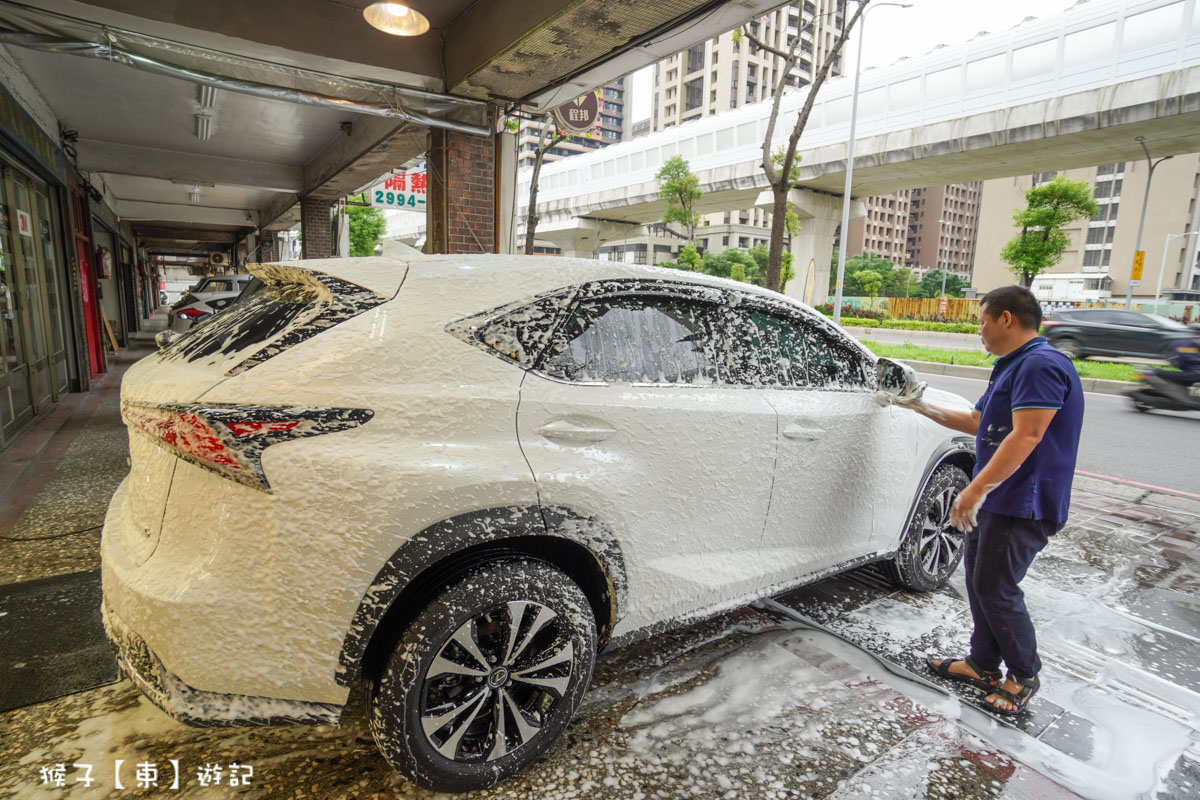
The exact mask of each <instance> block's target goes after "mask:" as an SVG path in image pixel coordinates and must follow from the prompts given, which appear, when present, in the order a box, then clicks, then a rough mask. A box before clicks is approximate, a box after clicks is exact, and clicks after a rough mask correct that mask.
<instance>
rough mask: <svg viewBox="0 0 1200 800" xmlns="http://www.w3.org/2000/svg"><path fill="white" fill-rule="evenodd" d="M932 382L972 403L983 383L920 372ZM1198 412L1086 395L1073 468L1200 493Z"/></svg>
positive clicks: (1091, 394) (930, 383) (981, 391)
mask: <svg viewBox="0 0 1200 800" xmlns="http://www.w3.org/2000/svg"><path fill="white" fill-rule="evenodd" d="M921 379H922V380H925V381H928V383H929V385H930V386H933V387H934V388H937V389H944V390H946V391H948V392H954V393H955V394H960V395H962V396H963V397H965V398H967V399H968V400H970V401H971V402H975V401H976V400H978V399H979V396H980V395H981V394H982V393H983V390H984V388H985V387H986V386H987V383H986V382H985V381H982V380H975V379H972V378H952V377H949V376H946V375H922V376H921ZM1198 451H1200V413H1194V412H1192V413H1182V412H1168V411H1151V412H1150V413H1147V414H1139V413H1138V412H1136V411H1134V410H1133V406H1132V405H1131V404H1130V403H1129V401H1128V400H1127V399H1126V398H1124V397H1121V396H1117V395H1106V394H1093V393H1090V392H1089V393H1088V394H1087V396H1086V398H1085V402H1084V416H1083V439H1082V441H1081V442H1080V445H1079V462H1078V465H1077V468H1078V469H1080V470H1083V471H1084V472H1092V473H1096V474H1099V475H1106V476H1109V477H1113V478H1121V479H1122V480H1127V481H1136V482H1138V483H1145V484H1149V485H1151V486H1157V487H1163V488H1166V489H1172V490H1174V491H1177V492H1188V493H1190V494H1194V495H1195V494H1200V457H1197V456H1198V455H1200V454H1198Z"/></svg>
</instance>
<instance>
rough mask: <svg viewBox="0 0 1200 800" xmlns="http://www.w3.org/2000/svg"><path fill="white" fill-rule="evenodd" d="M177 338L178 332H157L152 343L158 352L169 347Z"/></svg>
mask: <svg viewBox="0 0 1200 800" xmlns="http://www.w3.org/2000/svg"><path fill="white" fill-rule="evenodd" d="M179 336H180V333H179V331H171V330H166V331H159V332H158V333H157V334H155V335H154V343H155V344H157V345H158V349H159V350H164V349H166V348H167V347H170V346H171V343H172V342H174V341H175V340H176V339H178V338H179Z"/></svg>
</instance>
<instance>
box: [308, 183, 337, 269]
mask: <svg viewBox="0 0 1200 800" xmlns="http://www.w3.org/2000/svg"><path fill="white" fill-rule="evenodd" d="M332 207H333V203H331V202H330V201H328V200H324V199H320V198H316V197H306V198H304V199H302V200H301V201H300V230H301V231H302V233H303V237H302V239H301V242H300V257H301V258H329V257H330V256H332V255H333V243H332V230H331V229H332V223H331V222H330V220H329V209H330V208H332Z"/></svg>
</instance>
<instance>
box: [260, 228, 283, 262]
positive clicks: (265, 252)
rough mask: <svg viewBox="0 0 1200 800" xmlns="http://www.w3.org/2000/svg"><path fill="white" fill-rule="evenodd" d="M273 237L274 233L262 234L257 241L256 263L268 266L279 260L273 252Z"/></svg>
mask: <svg viewBox="0 0 1200 800" xmlns="http://www.w3.org/2000/svg"><path fill="white" fill-rule="evenodd" d="M275 236H276V234H275V232H274V231H270V232H267V233H263V234H262V235H261V236H260V238H259V240H258V263H260V264H270V263H271V262H272V261H276V260H277V259H278V258H279V256H278V255H276V252H275Z"/></svg>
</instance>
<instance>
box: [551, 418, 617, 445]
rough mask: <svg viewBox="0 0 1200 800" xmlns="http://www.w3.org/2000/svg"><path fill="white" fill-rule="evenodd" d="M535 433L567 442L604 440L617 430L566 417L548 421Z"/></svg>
mask: <svg viewBox="0 0 1200 800" xmlns="http://www.w3.org/2000/svg"><path fill="white" fill-rule="evenodd" d="M535 433H537V434H538V435H539V436H545V437H546V438H547V439H562V440H563V441H565V442H603V441H604V440H605V439H607V438H608V437H610V436H612V435H613V434H614V433H616V431H615V430H613V429H612V428H603V427H599V426H594V425H581V424H577V423H574V422H569V421H567V420H565V419H558V420H555V421H554V422H547V423H546V424H545V425H543V426H542V427H540V428H538V429H537V430H536V431H535Z"/></svg>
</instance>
